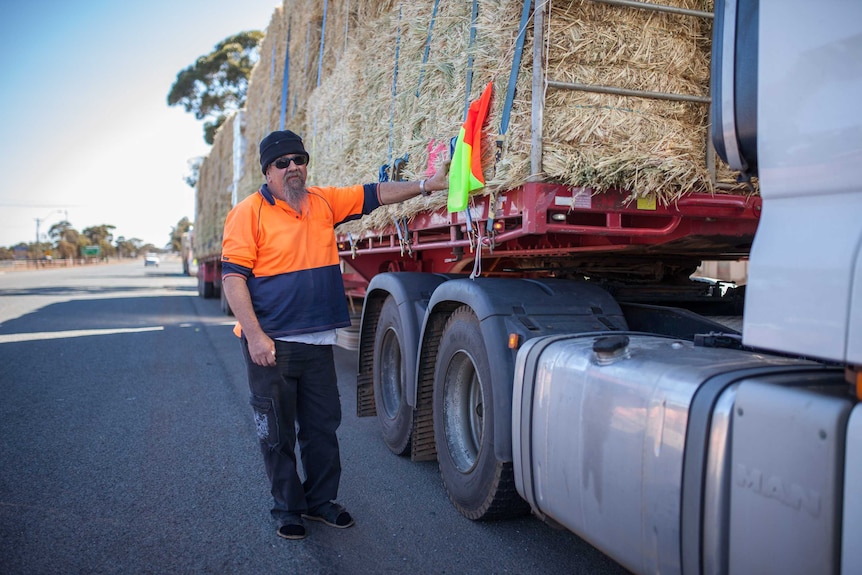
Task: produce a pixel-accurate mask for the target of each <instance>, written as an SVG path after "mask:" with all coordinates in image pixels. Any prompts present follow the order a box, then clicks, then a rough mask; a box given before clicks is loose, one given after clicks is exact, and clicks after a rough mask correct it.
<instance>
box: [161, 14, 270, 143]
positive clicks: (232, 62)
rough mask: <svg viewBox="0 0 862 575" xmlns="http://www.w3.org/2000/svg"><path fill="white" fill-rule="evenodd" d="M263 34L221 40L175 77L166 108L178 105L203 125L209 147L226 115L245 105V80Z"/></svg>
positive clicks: (253, 62)
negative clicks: (202, 122)
mask: <svg viewBox="0 0 862 575" xmlns="http://www.w3.org/2000/svg"><path fill="white" fill-rule="evenodd" d="M263 36H264V34H263V32H261V31H259V30H251V31H248V32H240V33H239V34H235V35H233V36H230V37H228V38H225V39H224V40H222V41H221V42H219V43H218V44H216V46H215V49H214V50H213V51H212V52H210V53H209V54H207V55H206V56H201V57H200V58H198V59H197V61H196V62H195V63H194V64H192V65H191V66H189V67H188V68H186V69H185V70H183V71H181V72H180V73H179V74H177V79H176V81H175V82H174V85H173V86H171V91H170V92H169V93H168V105H169V106H177V105H182V106H183V107H184V108H185V110H186V112H194V114H195V118H197V119H198V120H207V121H206V122H205V123H204V140H205V141H206V143H207V144H212V143H213V139H214V137H215V133H216V130H218V128H219V127H220V126H221V125H222V124H223V123H224V121H225V120H226V119H227V115H228V114H229V113H230V112H233V111H236V110H239V109H240V108H242V107H243V105H245V98H246V93H247V91H248V78H249V76H250V75H251V70H252V68H253V67H254V65H255V63H257V61H258V58H259V50H260V41H261V40H262V39H263Z"/></svg>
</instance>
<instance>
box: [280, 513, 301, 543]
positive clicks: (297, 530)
mask: <svg viewBox="0 0 862 575" xmlns="http://www.w3.org/2000/svg"><path fill="white" fill-rule="evenodd" d="M276 533H277V534H278V536H279V537H283V538H284V539H305V535H306V533H305V525H303V524H302V519H301V518H300V517H291V518H290V519H287V520H286V521H285V522H284V523H283V524H282V525H280V526H279V527H278V530H277V531H276Z"/></svg>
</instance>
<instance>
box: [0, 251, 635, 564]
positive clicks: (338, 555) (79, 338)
mask: <svg viewBox="0 0 862 575" xmlns="http://www.w3.org/2000/svg"><path fill="white" fill-rule="evenodd" d="M232 323H233V322H232V321H230V319H229V318H226V317H224V316H221V315H220V312H219V306H218V301H215V300H203V299H201V298H198V297H197V294H196V280H195V279H194V278H189V277H185V276H183V275H181V273H180V265H179V263H178V262H171V261H167V262H164V261H163V263H162V265H161V266H160V267H158V268H153V267H147V268H145V267H144V265H143V263H142V261H137V262H134V263H122V264H110V265H101V266H92V267H85V268H72V269H60V270H40V271H21V272H6V273H3V272H0V398H2V399H0V573H3V574H5V575H14V574H39V575H41V574H52V573H58V574H59V573H62V574H70V573H124V574H125V573H159V574H161V573H170V574H173V573H255V574H261V573H297V574H363V573H375V574H376V573H412V574H424V573H428V574H433V573H458V574H461V573H477V574H478V573H481V574H485V573H531V574H535V573H583V574H620V573H626V571H625V570H624V569H622V568H621V567H619V566H618V565H617V564H616V563H614V562H613V561H611V560H609V559H607V558H606V557H605V556H603V555H602V554H601V553H599V552H598V551H597V550H595V549H594V548H592V547H591V546H589V545H588V544H586V543H585V542H584V541H582V540H581V539H579V538H578V537H576V536H574V535H573V534H571V533H569V532H566V531H559V530H555V529H553V528H551V527H549V526H547V525H545V524H544V523H542V522H540V521H539V520H537V519H535V518H533V517H524V518H522V519H518V520H512V521H503V522H493V523H477V522H473V521H470V520H468V519H465V518H464V517H462V516H461V515H459V514H458V512H457V511H456V510H455V509H454V507H453V506H452V505H451V504H450V503H449V501H448V499H447V497H446V493H445V490H444V488H443V485H442V482H441V480H440V476H439V473H438V470H437V465H436V463H412V462H411V461H409V459H405V458H399V457H396V456H394V455H392V454H391V453H390V452H389V451H388V449H387V448H386V447H385V446H384V444H383V442H382V441H381V440H380V437H379V435H380V434H379V430H378V424H377V421H376V420H375V419H374V418H358V417H356V415H355V414H356V407H355V385H356V377H355V371H356V355H355V352H349V351H346V350H342V349H338V348H337V349H336V359H337V362H338V369H339V387H340V390H341V396H342V403H343V412H344V420H343V423H342V427H341V429H340V430H339V437H340V439H341V447H342V464H343V475H342V484H341V491H340V494H339V500H340V502H342V503H343V504H344V505H346V506H347V507H348V509H349V510H350V512H351V513H352V514H353V515H354V517H355V518H356V521H357V525H356V526H355V527H353V528H351V529H346V530H336V529H333V528H330V527H327V526H325V525H323V524H321V523H313V522H309V524H308V529H309V536H308V538H307V539H305V540H302V541H286V540H283V539H280V538H278V537H277V536H276V534H275V529H274V527H273V525H272V523H271V521H270V519H269V514H268V510H269V506H270V497H269V494H268V486H267V482H266V479H265V475H264V471H263V464H262V462H261V460H260V455H259V451H258V447H257V440H256V436H255V432H254V424H253V421H252V412H251V408H250V407H249V405H248V388H247V386H246V381H245V373H244V366H243V363H242V358H241V356H240V351H239V347H238V345H239V344H238V342H237V340H236V338H235V337H234V336H233V334H232V333H231V328H232Z"/></svg>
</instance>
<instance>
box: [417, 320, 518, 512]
mask: <svg viewBox="0 0 862 575" xmlns="http://www.w3.org/2000/svg"><path fill="white" fill-rule="evenodd" d="M490 373H491V372H490V368H489V364H488V354H487V351H486V350H485V342H484V339H483V337H482V332H481V330H480V328H479V320H478V319H477V318H476V316H475V314H474V313H473V311H472V310H471V309H470V308H469V307H467V306H462V307H460V308H458V309H457V310H456V311H455V312H454V313H453V314H452V316H451V317H450V318H449V321H448V322H447V323H446V327H445V328H444V330H443V335H442V338H441V341H440V348H439V350H438V354H437V362H436V365H435V369H434V441H435V443H436V445H437V460H438V462H439V464H440V473H441V475H442V476H443V484H444V486H445V487H446V492H447V493H448V494H449V499H450V500H451V501H452V503H453V504H454V505H455V507H456V508H457V509H458V511H460V512H461V514H462V515H464V516H465V517H468V518H470V519H474V520H479V519H499V518H503V517H510V516H514V515H519V514H521V513H523V512H524V511H526V510H527V506H526V503H525V502H524V501H523V500H522V499H521V498H520V496H519V495H518V493H517V491H516V490H515V482H514V475H513V471H512V464H511V462H508V463H504V462H500V461H498V460H497V458H496V456H495V455H494V438H493V435H494V409H493V406H494V401H493V395H492V391H493V390H492V386H491V375H490ZM500 415H501V416H505V414H500Z"/></svg>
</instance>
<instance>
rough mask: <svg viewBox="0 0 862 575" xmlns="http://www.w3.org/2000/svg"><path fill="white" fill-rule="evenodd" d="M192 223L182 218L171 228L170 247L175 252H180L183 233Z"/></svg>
mask: <svg viewBox="0 0 862 575" xmlns="http://www.w3.org/2000/svg"><path fill="white" fill-rule="evenodd" d="M191 227H192V223H191V222H190V221H189V219H188V218H185V217H184V218H183V219H181V220H180V221H178V222H177V227H175V228H173V230H171V249H172V250H173V251H175V252H181V251H182V249H183V234H184V233H186V232H187V231H189V229H191Z"/></svg>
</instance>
